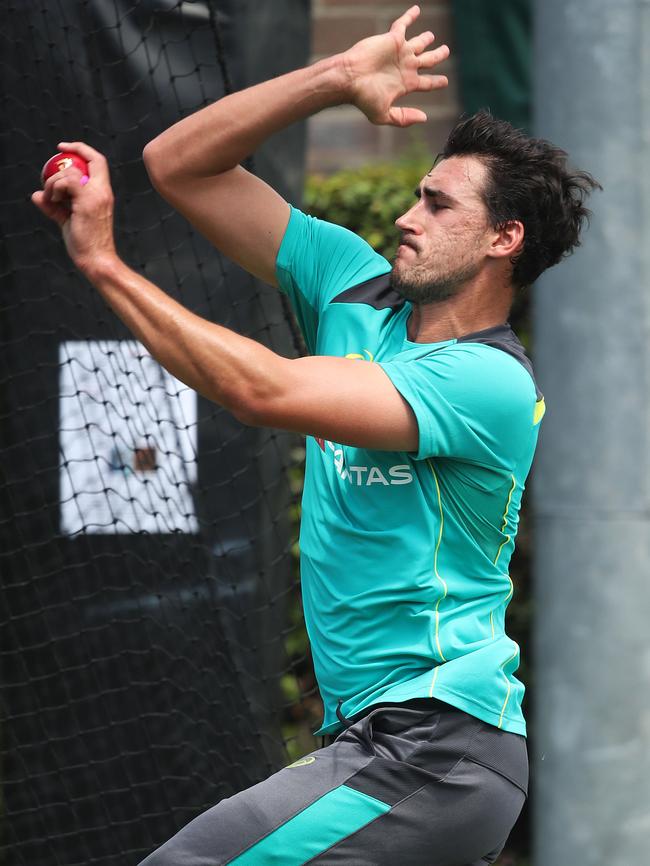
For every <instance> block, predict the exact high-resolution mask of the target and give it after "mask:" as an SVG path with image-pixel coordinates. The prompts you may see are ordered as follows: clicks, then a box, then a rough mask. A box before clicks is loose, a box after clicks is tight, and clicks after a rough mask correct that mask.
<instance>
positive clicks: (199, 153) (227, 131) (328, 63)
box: [144, 6, 449, 285]
mask: <svg viewBox="0 0 650 866" xmlns="http://www.w3.org/2000/svg"><path fill="white" fill-rule="evenodd" d="M419 14H420V10H419V7H417V6H413V7H411V8H410V9H409V10H407V11H406V12H405V13H404V14H403V15H402V16H400V17H399V18H398V19H397V20H396V21H395V22H394V23H393V25H392V27H391V28H390V30H389V31H388V33H384V34H381V35H378V36H372V37H370V38H368V39H364V40H362V41H361V42H358V43H357V44H356V45H354V46H353V47H352V48H351V49H349V50H348V51H346V52H344V53H343V54H339V55H336V56H334V57H331V58H328V59H326V60H323V61H320V62H319V63H316V64H314V65H313V66H309V67H306V68H305V69H300V70H297V71H295V72H290V73H288V74H287V75H282V76H280V77H278V78H274V79H272V80H270V81H266V82H263V83H262V84H258V85H255V86H254V87H250V88H248V89H246V90H242V91H239V92H237V93H233V94H231V95H229V96H225V97H224V98H223V99H220V100H219V101H218V102H216V103H214V104H213V105H210V106H208V107H207V108H204V109H202V110H201V111H198V112H196V113H195V114H192V115H190V116H189V117H186V118H185V119H184V120H181V121H180V122H179V123H176V124H175V125H174V126H172V127H170V128H169V129H168V130H166V131H165V132H163V133H162V134H161V135H159V136H158V137H157V138H155V139H154V140H153V141H151V142H150V143H149V144H148V145H147V146H146V147H145V150H144V161H145V165H146V167H147V170H148V172H149V175H150V177H151V180H152V183H153V185H154V186H155V187H156V189H157V190H158V191H159V192H160V194H161V195H162V196H163V197H164V198H166V199H167V200H168V201H169V202H170V204H172V205H173V206H174V207H175V208H176V209H177V210H178V211H180V212H181V213H182V214H184V216H186V217H187V219H189V220H190V222H191V223H192V224H193V225H194V226H195V227H196V228H197V229H198V230H199V231H200V232H201V233H202V234H204V235H205V236H206V237H207V238H208V239H209V240H210V241H211V242H212V243H213V244H214V245H215V246H216V247H217V248H218V249H219V250H220V251H221V252H223V253H224V254H225V255H226V256H228V257H229V258H230V259H232V260H233V261H235V262H237V263H238V264H240V265H242V267H244V268H245V269H246V270H248V271H250V272H251V273H253V274H255V276H258V277H260V278H261V279H263V280H265V281H266V282H268V283H271V284H272V285H275V284H276V279H275V260H276V257H277V253H278V249H279V247H280V243H281V240H282V237H283V234H284V231H285V229H286V226H287V222H288V220H289V206H288V204H287V203H286V202H285V201H284V199H283V198H282V197H281V196H280V195H279V194H278V193H276V192H275V191H274V190H273V189H271V187H269V186H268V185H267V184H266V183H264V182H263V181H261V180H260V179H259V178H257V177H255V176H254V175H252V174H250V173H249V172H247V171H246V170H245V169H244V168H242V167H241V166H240V165H239V163H240V162H241V161H242V160H244V159H245V158H246V157H247V156H248V155H250V154H251V153H253V152H254V151H255V150H256V149H257V148H258V147H259V145H260V144H261V143H262V142H263V141H265V140H266V139H267V138H268V137H269V136H271V135H273V133H275V132H277V131H278V130H280V129H283V128H285V127H286V126H289V125H290V124H291V123H293V122H295V121H297V120H303V119H304V118H306V117H309V116H311V115H312V114H315V113H317V112H318V111H321V110H322V109H324V108H327V107H329V106H334V105H340V104H343V103H348V104H352V105H356V106H357V107H358V108H359V109H360V110H361V111H362V112H363V113H364V114H365V115H366V117H367V118H368V119H369V120H370V121H371V122H372V123H377V124H392V125H395V126H409V125H410V124H413V123H419V122H422V121H424V120H426V115H425V114H424V112H422V111H419V110H418V109H415V108H400V107H396V106H395V104H394V103H395V101H396V100H397V99H398V98H399V97H401V96H404V95H407V94H409V93H413V92H415V91H419V90H432V89H434V88H439V87H445V86H446V84H447V79H446V77H445V76H443V75H431V74H427V71H428V70H432V69H433V67H435V66H436V65H437V64H438V63H441V62H442V61H443V60H444V59H446V57H447V56H448V54H449V49H448V48H447V46H446V45H442V46H440V47H438V48H436V49H435V50H430V51H428V50H427V48H428V47H429V46H430V45H431V44H432V43H433V41H434V35H433V33H431V32H429V31H426V32H424V33H421V34H419V35H417V36H414V37H411V38H407V36H406V30H407V28H408V27H409V26H410V25H411V24H413V23H414V22H415V20H416V19H417V17H418V15H419Z"/></svg>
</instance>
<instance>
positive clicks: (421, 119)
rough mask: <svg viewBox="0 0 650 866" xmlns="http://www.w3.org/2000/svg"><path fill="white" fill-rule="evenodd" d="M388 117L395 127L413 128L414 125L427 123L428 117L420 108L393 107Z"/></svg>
mask: <svg viewBox="0 0 650 866" xmlns="http://www.w3.org/2000/svg"><path fill="white" fill-rule="evenodd" d="M388 117H389V119H390V122H391V123H392V124H393V125H394V126H411V124H412V123H426V121H427V116H426V114H425V113H424V112H423V111H420V109H419V108H399V107H395V106H393V107H392V108H391V109H390V110H389V112H388Z"/></svg>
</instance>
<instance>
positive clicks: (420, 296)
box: [390, 266, 458, 304]
mask: <svg viewBox="0 0 650 866" xmlns="http://www.w3.org/2000/svg"><path fill="white" fill-rule="evenodd" d="M390 285H391V288H392V289H394V291H396V292H397V294H398V295H401V297H402V298H404V300H405V301H410V302H411V303H412V304H439V303H441V302H442V301H447V300H449V298H451V297H453V296H454V295H455V294H457V293H458V288H457V287H455V286H452V285H448V284H446V283H445V284H441V285H439V284H437V283H426V284H421V283H415V282H412V281H410V280H407V279H404V277H403V276H402V275H401V274H400V273H399V271H398V270H396V268H395V267H394V266H393V270H392V271H391V276H390Z"/></svg>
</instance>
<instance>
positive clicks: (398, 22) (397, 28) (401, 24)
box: [390, 6, 420, 38]
mask: <svg viewBox="0 0 650 866" xmlns="http://www.w3.org/2000/svg"><path fill="white" fill-rule="evenodd" d="M419 14H420V7H419V6H411V8H410V9H407V10H406V12H405V13H404V14H403V15H400V17H399V18H397V19H395V21H393V23H392V24H391V27H390V32H391V33H394V34H396V35H398V36H401V37H402V38H405V36H406V31H407V29H408V28H409V27H410V26H411V24H413V22H414V21H415V20H416V19H417V17H418V15H419Z"/></svg>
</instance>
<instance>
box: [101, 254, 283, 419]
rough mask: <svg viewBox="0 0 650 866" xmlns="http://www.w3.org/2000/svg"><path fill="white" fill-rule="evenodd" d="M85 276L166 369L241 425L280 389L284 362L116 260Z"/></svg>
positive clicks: (253, 341)
mask: <svg viewBox="0 0 650 866" xmlns="http://www.w3.org/2000/svg"><path fill="white" fill-rule="evenodd" d="M85 276H86V277H87V278H88V279H89V280H90V282H91V283H93V285H94V286H95V287H96V288H97V289H98V290H99V292H100V294H101V295H102V296H103V297H104V299H105V300H106V302H107V303H108V304H109V305H110V306H111V307H112V309H113V310H114V312H115V313H116V314H117V315H118V316H119V318H120V319H121V320H122V321H123V322H124V324H125V325H126V326H127V328H129V330H130V331H131V332H132V333H133V335H134V336H135V337H136V338H137V339H138V340H140V342H142V343H143V344H144V345H145V346H146V347H147V348H148V349H149V351H150V352H151V354H152V355H153V357H154V358H156V360H158V361H159V362H160V364H162V366H163V367H165V369H167V370H169V372H170V373H172V374H173V375H174V376H176V378H178V379H180V380H181V381H182V382H184V383H185V384H186V385H188V386H189V387H190V388H192V389H194V390H195V391H198V392H199V393H200V394H202V395H203V396H205V397H207V398H208V399H209V400H212V401H214V402H215V403H219V404H220V405H221V406H223V407H224V408H226V409H228V410H229V411H230V412H232V413H233V414H234V415H235V416H236V417H237V418H239V419H240V420H242V421H244V422H246V423H255V421H256V413H257V412H258V411H259V407H260V406H262V405H264V404H266V403H268V402H269V401H271V400H272V399H273V396H274V391H275V390H278V389H279V388H280V387H281V383H282V381H283V378H284V371H283V366H284V365H288V364H290V363H291V362H290V361H289V359H287V358H282V357H281V356H279V355H276V354H275V353H274V352H271V351H270V350H269V349H267V348H266V347H265V346H262V345H261V344H260V343H258V342H256V341H255V340H250V339H248V338H247V337H243V336H241V335H240V334H236V333H235V332H233V331H230V330H228V329H227V328H224V327H221V326H220V325H216V324H214V323H213V322H209V321H207V320H206V319H202V318H201V317H200V316H197V315H195V314H194V313H192V312H191V311H190V310H188V309H186V308H185V307H183V306H182V305H181V304H179V303H177V302H176V301H175V300H174V299H173V298H171V297H170V296H169V295H167V294H166V293H165V292H163V291H162V290H161V289H159V288H158V287H157V286H156V285H154V284H153V283H151V282H150V281H149V280H147V279H146V278H145V277H143V276H141V275H140V274H137V273H136V272H135V271H133V270H131V269H130V268H129V267H128V266H127V265H126V264H124V262H122V261H121V260H120V259H119V258H117V257H109V258H107V259H105V260H99V261H96V262H94V263H93V265H92V266H91V267H89V268H87V269H86V272H85Z"/></svg>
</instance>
